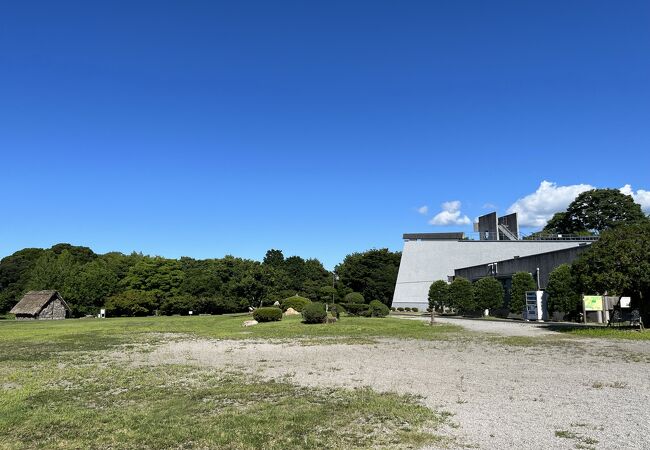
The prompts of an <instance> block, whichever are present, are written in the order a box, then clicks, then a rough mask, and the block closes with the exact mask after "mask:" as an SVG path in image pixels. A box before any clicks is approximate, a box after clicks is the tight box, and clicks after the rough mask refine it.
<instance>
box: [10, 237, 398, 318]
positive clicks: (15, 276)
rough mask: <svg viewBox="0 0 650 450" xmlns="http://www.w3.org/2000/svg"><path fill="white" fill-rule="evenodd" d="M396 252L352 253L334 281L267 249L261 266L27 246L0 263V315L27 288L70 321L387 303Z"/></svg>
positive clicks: (310, 262)
mask: <svg viewBox="0 0 650 450" xmlns="http://www.w3.org/2000/svg"><path fill="white" fill-rule="evenodd" d="M399 261H400V254H399V253H393V252H390V251H388V250H386V249H382V250H370V251H367V252H364V253H354V254H352V255H349V256H347V257H346V258H345V260H344V261H343V262H342V263H341V264H339V265H337V266H336V271H337V273H338V274H339V277H338V279H337V277H336V276H335V275H334V274H333V273H332V272H330V271H328V270H326V269H325V268H324V267H323V265H322V263H321V262H320V261H318V260H317V259H303V258H301V257H299V256H290V257H287V258H285V256H284V254H283V253H282V251H281V250H275V249H272V250H269V251H268V252H267V253H266V256H265V257H264V260H263V261H262V262H259V261H254V260H250V259H243V258H237V257H234V256H225V257H223V258H215V259H193V258H188V257H182V258H180V259H169V258H162V257H158V256H147V255H143V254H141V253H131V254H129V255H125V254H122V253H117V252H111V253H106V254H96V253H94V252H93V251H92V250H91V249H90V248H88V247H80V246H73V245H70V244H57V245H55V246H53V247H51V248H49V249H37V248H27V249H23V250H19V251H17V252H16V253H14V254H12V255H10V256H7V257H5V258H3V259H2V260H0V313H1V312H6V311H8V310H9V309H10V308H11V307H12V306H13V305H14V304H15V303H16V302H17V301H18V300H19V299H20V298H21V297H22V295H23V294H24V293H25V292H27V291H29V290H43V289H56V290H58V291H59V292H60V293H61V295H62V296H63V298H64V299H65V300H66V302H67V303H68V304H69V305H70V307H71V308H72V311H73V314H74V315H75V316H83V315H86V314H96V313H97V311H98V309H99V308H100V307H104V306H106V307H107V308H108V309H109V312H111V313H112V314H113V315H147V314H151V313H153V311H155V310H159V311H162V312H166V313H179V312H187V311H188V310H190V309H191V310H195V311H196V312H198V313H213V314H219V313H229V312H239V311H245V310H247V309H248V307H249V306H259V305H261V304H272V303H274V302H275V301H280V300H282V299H284V298H287V297H290V296H293V295H296V294H298V295H301V296H304V297H307V298H310V299H312V300H315V301H320V300H327V301H332V300H334V301H335V302H336V301H339V300H340V299H342V298H343V297H344V296H345V295H346V294H348V293H350V292H353V291H359V292H362V293H363V294H364V297H365V298H366V299H367V300H368V302H370V301H372V300H380V301H382V302H384V303H386V304H390V302H391V300H392V295H393V290H394V288H395V280H396V278H397V270H398V267H399Z"/></svg>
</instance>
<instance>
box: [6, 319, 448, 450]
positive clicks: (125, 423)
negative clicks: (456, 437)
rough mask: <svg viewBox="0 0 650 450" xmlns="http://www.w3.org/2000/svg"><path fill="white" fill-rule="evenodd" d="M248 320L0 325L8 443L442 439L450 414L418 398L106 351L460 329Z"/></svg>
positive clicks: (362, 443) (292, 444)
mask: <svg viewBox="0 0 650 450" xmlns="http://www.w3.org/2000/svg"><path fill="white" fill-rule="evenodd" d="M245 318H246V316H205V317H151V318H125V319H106V320H98V319H87V320H66V321H60V322H17V321H11V320H7V321H2V322H0V394H1V395H0V436H3V438H2V439H1V440H0V448H3V449H14V448H64V449H67V448H149V449H160V448H225V449H252V448H268V449H290V448H314V449H316V448H370V447H372V448H398V447H412V446H416V447H417V446H420V445H423V444H426V443H431V442H434V441H440V440H441V439H442V438H440V436H439V435H438V434H437V433H436V429H437V428H438V427H439V426H440V425H441V424H442V423H444V422H446V421H447V420H448V419H447V415H446V414H445V413H444V412H436V411H432V410H431V409H429V408H426V407H424V406H423V405H421V404H420V402H419V400H418V399H417V398H415V397H411V396H403V395H397V394H390V393H381V394H380V393H377V392H374V391H373V390H371V389H369V388H363V389H332V388H329V389H320V388H305V387H298V386H295V385H293V384H291V382H290V380H280V381H265V380H261V379H256V378H255V377H252V376H250V375H244V374H242V373H237V372H233V371H231V370H228V369H227V368H223V369H221V368H217V369H215V368H211V369H208V368H198V367H189V366H184V365H174V366H169V365H167V366H164V367H163V366H137V365H132V364H127V363H124V362H120V361H119V360H111V359H110V358H108V359H107V358H106V354H107V353H109V352H107V350H111V351H115V350H117V351H119V350H120V349H128V348H131V349H133V348H134V347H138V346H140V345H142V344H155V343H157V342H159V341H160V340H161V339H162V336H169V335H168V334H167V333H179V336H183V337H187V335H190V336H198V337H207V338H219V339H255V340H269V339H273V340H278V339H279V340H288V339H291V340H298V341H300V342H304V343H305V344H309V343H310V342H313V341H315V340H318V341H319V342H339V343H340V342H345V343H351V342H354V343H366V342H369V341H370V342H371V340H372V339H374V338H382V337H389V338H398V337H399V338H412V339H424V340H435V339H446V338H449V337H451V336H455V335H458V334H460V332H459V328H458V327H455V326H451V325H440V326H437V327H428V326H426V325H425V324H423V323H421V322H414V321H406V320H399V319H391V318H386V319H368V318H351V317H345V318H343V319H342V320H341V321H340V322H338V323H336V324H329V325H305V324H302V323H301V322H300V319H298V318H290V319H284V320H283V321H282V322H276V323H268V324H260V325H257V326H255V327H251V328H242V327H241V323H242V321H243V320H244V319H245ZM163 333H164V334H163Z"/></svg>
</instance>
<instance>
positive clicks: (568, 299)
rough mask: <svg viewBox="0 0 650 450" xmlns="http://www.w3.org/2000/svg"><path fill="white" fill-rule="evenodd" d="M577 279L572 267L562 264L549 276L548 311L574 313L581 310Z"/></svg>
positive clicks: (547, 290) (547, 286) (547, 288)
mask: <svg viewBox="0 0 650 450" xmlns="http://www.w3.org/2000/svg"><path fill="white" fill-rule="evenodd" d="M575 286H576V282H575V278H574V277H573V275H572V274H571V266H569V265H568V264H561V265H559V266H557V267H556V268H555V269H553V271H552V272H551V274H550V275H549V276H548V283H547V284H546V292H547V293H548V311H549V312H554V311H562V312H565V313H572V312H574V311H577V310H579V308H580V294H578V293H577V292H576V289H575Z"/></svg>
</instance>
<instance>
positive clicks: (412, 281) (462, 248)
mask: <svg viewBox="0 0 650 450" xmlns="http://www.w3.org/2000/svg"><path fill="white" fill-rule="evenodd" d="M581 243H582V242H581V241H469V240H465V241H458V240H421V241H406V242H404V248H403V250H402V260H401V262H400V267H399V273H398V275H397V283H396V284H395V294H394V295H393V306H395V307H398V306H409V307H413V306H417V307H418V308H424V309H425V310H426V308H427V307H428V300H427V298H428V295H429V287H430V286H431V283H433V282H434V281H436V280H445V281H446V280H447V278H448V277H449V276H453V275H454V270H455V269H459V268H462V267H469V266H475V265H478V264H488V263H492V262H495V261H500V260H504V259H510V258H514V257H515V256H520V257H521V256H530V255H535V254H538V253H545V252H550V251H554V250H561V249H566V248H572V247H577V246H579V245H580V244H581Z"/></svg>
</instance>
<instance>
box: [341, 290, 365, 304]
mask: <svg viewBox="0 0 650 450" xmlns="http://www.w3.org/2000/svg"><path fill="white" fill-rule="evenodd" d="M344 301H345V303H361V304H363V303H365V300H364V298H363V295H362V294H361V293H359V292H350V293H349V294H347V295H346V296H345V298H344Z"/></svg>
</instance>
